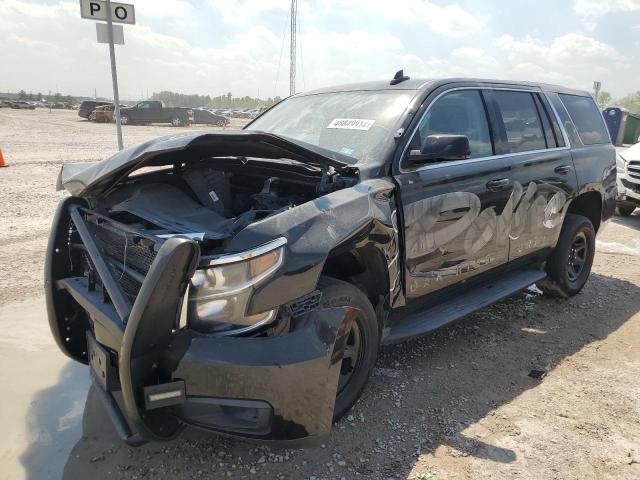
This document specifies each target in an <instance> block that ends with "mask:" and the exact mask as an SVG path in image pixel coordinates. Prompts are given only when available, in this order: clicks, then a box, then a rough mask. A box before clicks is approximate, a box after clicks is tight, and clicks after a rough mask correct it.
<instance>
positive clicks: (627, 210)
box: [616, 204, 636, 217]
mask: <svg viewBox="0 0 640 480" xmlns="http://www.w3.org/2000/svg"><path fill="white" fill-rule="evenodd" d="M635 209H636V206H635V205H628V204H624V205H620V204H618V205H616V215H619V216H621V217H628V216H629V215H631V214H632V213H633V211H634V210H635Z"/></svg>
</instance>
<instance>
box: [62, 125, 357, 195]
mask: <svg viewBox="0 0 640 480" xmlns="http://www.w3.org/2000/svg"><path fill="white" fill-rule="evenodd" d="M177 152H180V156H179V157H177V156H176V155H175V153H177ZM223 156H239V157H256V158H269V159H290V160H295V161H299V162H302V163H304V164H307V165H313V166H316V167H319V168H322V169H326V168H328V167H334V168H336V169H337V170H342V169H345V168H348V167H350V166H351V165H353V164H354V163H355V162H356V159H354V158H352V157H349V156H346V155H342V154H340V153H336V152H332V151H331V150H327V149H324V148H321V147H318V146H315V145H311V144H308V143H305V142H300V141H298V140H293V139H290V138H287V137H283V136H280V135H274V134H272V133H267V132H260V131H252V130H235V131H234V130H227V131H215V132H208V133H201V132H191V133H182V134H179V135H171V136H167V137H160V138H157V139H154V140H150V141H148V142H145V143H141V144H139V145H136V146H133V147H130V148H127V149H126V150H123V151H121V152H118V153H116V154H115V155H113V156H112V157H109V158H107V159H105V160H102V161H100V162H94V163H82V164H79V163H75V164H73V163H72V164H68V165H64V166H63V167H62V170H61V171H60V176H59V177H58V189H59V190H61V189H66V190H67V191H68V192H69V193H71V195H73V196H75V197H80V196H83V195H85V194H91V195H97V194H99V193H100V192H102V191H104V190H105V189H106V188H108V187H109V186H111V185H112V184H113V183H114V182H115V181H117V180H118V179H119V178H120V177H121V176H122V175H124V174H126V173H127V172H129V171H131V170H134V169H136V168H140V167H143V166H158V165H171V164H173V163H176V162H183V161H188V160H198V159H202V158H207V157H223Z"/></svg>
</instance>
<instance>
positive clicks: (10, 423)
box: [0, 297, 90, 480]
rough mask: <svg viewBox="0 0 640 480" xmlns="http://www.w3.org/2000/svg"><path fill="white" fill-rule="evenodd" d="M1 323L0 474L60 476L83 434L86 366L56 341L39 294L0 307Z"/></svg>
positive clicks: (14, 477) (86, 388)
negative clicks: (66, 352) (61, 349)
mask: <svg viewBox="0 0 640 480" xmlns="http://www.w3.org/2000/svg"><path fill="white" fill-rule="evenodd" d="M0 327H1V328H2V332H3V335H2V338H1V339H0V361H1V362H2V369H0V384H1V385H3V393H5V394H7V395H5V396H4V398H3V400H2V408H0V424H1V425H3V427H4V428H3V435H2V437H0V458H2V460H3V461H2V473H3V475H4V477H3V478H10V479H12V480H20V479H23V478H24V479H47V478H51V479H59V478H61V477H62V472H63V469H64V465H65V463H66V461H67V456H68V455H69V452H70V451H71V449H72V448H73V446H74V444H75V443H76V442H77V441H78V439H79V438H80V436H81V435H82V414H83V411H84V402H85V399H86V396H87V391H88V389H89V385H90V381H89V376H88V374H87V367H86V366H84V365H81V364H78V363H77V362H73V361H71V360H69V359H68V358H67V357H65V356H64V355H63V354H62V352H60V350H59V349H58V347H57V346H56V344H55V342H54V340H53V338H52V337H51V333H50V331H49V324H48V322H47V316H46V309H45V305H44V298H43V297H37V298H32V299H28V300H25V301H22V302H12V303H8V304H5V305H2V306H0Z"/></svg>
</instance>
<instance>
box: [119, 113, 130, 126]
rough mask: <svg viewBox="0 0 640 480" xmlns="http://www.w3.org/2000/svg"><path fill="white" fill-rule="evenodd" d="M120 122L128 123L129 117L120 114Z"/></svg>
mask: <svg viewBox="0 0 640 480" xmlns="http://www.w3.org/2000/svg"><path fill="white" fill-rule="evenodd" d="M120 124H121V125H129V117H128V116H127V115H120Z"/></svg>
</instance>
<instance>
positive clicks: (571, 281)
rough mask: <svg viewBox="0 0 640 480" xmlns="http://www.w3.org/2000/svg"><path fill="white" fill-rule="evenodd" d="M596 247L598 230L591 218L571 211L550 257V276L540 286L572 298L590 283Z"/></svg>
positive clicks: (550, 293)
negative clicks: (595, 228) (588, 281)
mask: <svg viewBox="0 0 640 480" xmlns="http://www.w3.org/2000/svg"><path fill="white" fill-rule="evenodd" d="M595 251H596V232H595V230H594V228H593V224H592V223H591V221H590V220H589V219H588V218H587V217H584V216H582V215H576V214H572V213H569V214H567V217H566V218H565V221H564V224H563V225H562V231H561V232H560V238H559V239H558V243H557V244H556V248H555V250H554V251H553V253H552V254H551V256H550V257H549V259H548V260H547V267H546V270H547V278H545V279H544V280H542V281H540V282H538V287H540V289H541V290H542V291H543V292H544V293H546V294H547V295H551V296H554V297H561V298H568V297H571V296H573V295H575V294H577V293H578V292H579V291H580V290H582V287H584V284H585V283H587V279H588V278H589V274H590V273H591V266H592V265H593V256H594V255H595Z"/></svg>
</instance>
